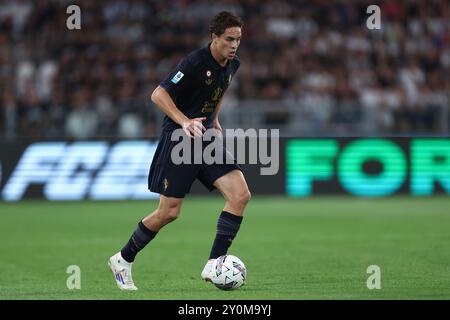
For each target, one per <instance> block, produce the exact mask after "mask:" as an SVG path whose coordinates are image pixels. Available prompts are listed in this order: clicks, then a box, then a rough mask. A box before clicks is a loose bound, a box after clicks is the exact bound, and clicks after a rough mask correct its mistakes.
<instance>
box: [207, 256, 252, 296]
mask: <svg viewBox="0 0 450 320" xmlns="http://www.w3.org/2000/svg"><path fill="white" fill-rule="evenodd" d="M212 273H213V275H212V279H211V281H212V283H214V285H215V286H216V287H217V288H219V289H222V290H233V289H237V288H239V287H242V286H243V285H244V284H245V279H246V278H247V269H246V268H245V265H244V263H243V262H242V261H241V260H240V259H239V258H238V257H235V256H232V255H225V256H220V257H218V258H217V259H216V260H215V261H214V263H213V266H212Z"/></svg>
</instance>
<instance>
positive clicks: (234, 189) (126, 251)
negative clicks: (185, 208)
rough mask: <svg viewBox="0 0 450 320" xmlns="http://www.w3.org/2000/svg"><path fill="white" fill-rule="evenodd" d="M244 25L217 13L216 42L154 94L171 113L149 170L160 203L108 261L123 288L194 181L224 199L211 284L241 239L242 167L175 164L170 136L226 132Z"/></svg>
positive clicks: (206, 273) (207, 270) (207, 272)
mask: <svg viewBox="0 0 450 320" xmlns="http://www.w3.org/2000/svg"><path fill="white" fill-rule="evenodd" d="M242 26H243V23H242V20H241V18H240V17H238V16H235V15H233V14H231V13H229V12H226V11H223V12H220V13H219V14H217V15H216V16H215V17H214V18H213V19H212V21H211V23H210V34H211V42H210V43H209V44H208V45H207V46H205V47H203V48H200V49H198V50H196V51H194V52H192V53H190V54H189V55H187V56H186V57H185V58H183V59H182V60H181V61H180V63H179V64H178V65H177V67H176V68H175V70H173V71H172V72H171V73H170V74H169V75H168V76H167V77H166V79H165V80H163V81H162V82H161V83H160V85H159V86H158V87H157V88H156V89H155V90H154V91H153V93H152V95H151V100H152V101H153V103H155V104H156V105H157V106H158V107H159V109H161V110H162V111H163V112H164V113H165V115H166V116H165V117H164V122H163V131H162V134H161V137H160V140H159V143H158V147H157V149H156V152H155V156H154V158H153V162H152V164H151V167H150V172H149V189H150V191H153V192H156V193H159V194H160V200H159V206H158V208H157V209H156V210H155V211H153V212H152V213H151V214H150V215H148V216H147V217H145V218H144V219H143V220H141V221H140V222H139V224H138V226H137V228H136V230H135V231H134V232H133V234H132V236H131V238H130V240H129V241H128V243H127V244H126V245H125V246H124V247H123V248H122V250H121V251H120V252H118V253H116V254H115V255H113V256H112V257H111V258H110V259H109V261H108V264H109V266H110V267H111V270H112V272H113V274H114V277H115V279H116V282H117V285H118V287H119V288H120V289H122V290H137V288H136V286H135V285H134V282H133V279H132V276H131V266H132V263H133V261H134V259H135V257H136V255H137V253H138V252H139V251H140V250H142V249H143V248H144V247H145V246H146V245H147V244H148V243H149V242H150V241H151V240H152V239H154V238H155V236H156V235H157V233H158V232H159V230H160V229H161V228H162V227H164V226H165V225H166V224H168V223H170V222H172V221H174V220H175V219H176V218H177V217H178V216H179V214H180V209H181V205H182V202H183V198H184V197H185V195H186V194H187V193H189V191H190V188H191V186H192V183H193V182H194V181H195V179H199V180H200V182H201V183H202V184H203V185H205V186H206V187H207V188H208V189H209V190H210V191H212V190H214V189H216V188H217V189H218V190H219V191H220V192H221V193H222V195H223V196H224V198H225V207H224V209H223V211H222V212H221V214H220V216H219V219H218V223H217V231H216V237H215V239H214V242H213V245H212V249H211V252H210V255H209V259H208V260H207V263H206V265H205V267H204V269H203V271H202V272H201V277H202V278H203V279H204V280H207V281H210V279H211V273H212V270H211V266H212V263H213V261H214V259H215V258H217V257H219V256H221V255H224V254H226V253H227V251H228V248H229V247H230V245H231V243H232V241H233V239H234V238H235V237H236V234H237V232H238V230H239V227H240V224H241V222H242V218H243V214H244V209H245V207H246V205H247V203H248V201H249V200H250V192H249V189H248V186H247V183H246V181H245V178H244V176H243V174H242V171H241V168H240V167H239V165H238V164H237V163H236V161H235V160H234V159H233V161H231V163H230V162H229V161H226V162H225V163H213V164H209V165H208V164H205V163H204V162H202V164H195V163H192V164H179V165H176V164H174V163H173V162H172V160H171V150H172V149H173V147H174V146H175V145H176V144H177V143H178V142H176V141H171V135H172V132H173V131H174V130H175V129H179V128H182V130H183V131H184V133H185V134H186V135H188V136H189V137H191V138H196V137H201V136H202V134H203V132H204V131H205V130H206V129H216V130H217V131H218V132H221V131H222V128H221V126H220V123H219V112H220V108H221V103H222V97H223V94H224V92H225V91H226V89H227V88H228V86H229V84H230V82H231V80H232V78H233V76H234V75H235V73H236V71H237V69H238V68H239V64H240V62H239V59H238V57H237V55H236V51H237V49H238V47H239V44H240V41H241V35H242ZM204 146H205V145H204V144H203V147H204ZM224 154H226V150H225V149H224ZM180 241H182V239H180Z"/></svg>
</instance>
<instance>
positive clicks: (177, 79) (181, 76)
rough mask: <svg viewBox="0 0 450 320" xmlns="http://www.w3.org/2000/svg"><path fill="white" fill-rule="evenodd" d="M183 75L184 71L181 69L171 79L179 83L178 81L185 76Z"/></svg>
mask: <svg viewBox="0 0 450 320" xmlns="http://www.w3.org/2000/svg"><path fill="white" fill-rule="evenodd" d="M183 77H184V73H183V72H181V71H178V72H177V74H176V75H174V76H173V78H172V80H170V81H172V82H173V83H175V84H176V83H178V81H180V80H181V78H183Z"/></svg>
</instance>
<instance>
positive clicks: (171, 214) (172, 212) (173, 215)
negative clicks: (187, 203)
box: [164, 206, 180, 222]
mask: <svg viewBox="0 0 450 320" xmlns="http://www.w3.org/2000/svg"><path fill="white" fill-rule="evenodd" d="M179 216H180V207H178V206H176V207H171V208H169V209H168V210H166V211H165V212H164V217H165V219H166V220H167V221H169V222H170V221H174V220H176V219H177V218H178V217H179Z"/></svg>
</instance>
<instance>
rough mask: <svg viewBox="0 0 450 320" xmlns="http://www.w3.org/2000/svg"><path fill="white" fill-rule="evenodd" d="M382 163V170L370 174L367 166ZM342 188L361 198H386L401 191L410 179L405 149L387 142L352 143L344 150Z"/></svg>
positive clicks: (339, 166) (340, 169)
mask: <svg viewBox="0 0 450 320" xmlns="http://www.w3.org/2000/svg"><path fill="white" fill-rule="evenodd" d="M367 161H378V162H380V163H381V164H382V167H383V168H382V171H381V172H380V173H378V174H374V175H372V174H370V175H369V174H367V173H365V172H364V171H363V164H364V163H365V162H367ZM337 168H338V170H337V173H338V177H339V180H340V182H341V184H342V187H344V189H346V190H347V191H348V192H350V193H352V194H354V195H359V196H385V195H389V194H391V193H393V192H395V191H397V190H398V189H399V188H400V187H401V185H402V184H403V181H404V179H405V176H406V171H407V170H406V160H405V156H404V155H403V152H402V150H401V149H400V148H399V147H398V146H397V145H396V144H395V143H393V142H391V141H389V140H386V139H364V140H355V141H352V142H350V143H349V144H348V145H346V146H345V148H344V149H343V150H342V152H341V155H340V157H339V163H338V167H337Z"/></svg>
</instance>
